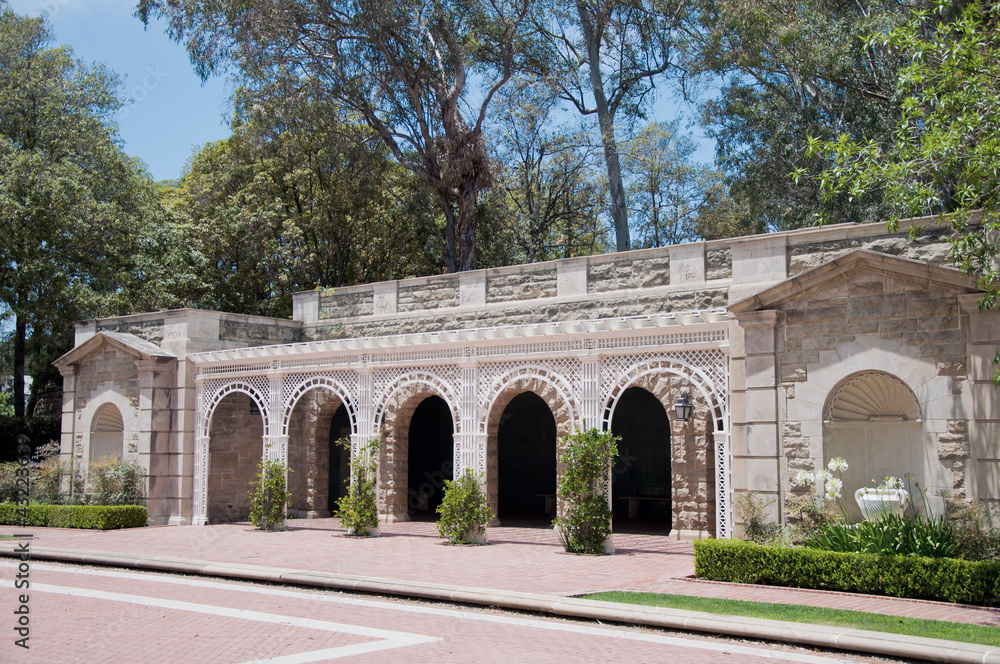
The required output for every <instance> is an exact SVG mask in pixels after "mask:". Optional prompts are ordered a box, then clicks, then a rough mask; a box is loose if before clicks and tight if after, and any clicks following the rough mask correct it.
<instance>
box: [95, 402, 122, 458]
mask: <svg viewBox="0 0 1000 664" xmlns="http://www.w3.org/2000/svg"><path fill="white" fill-rule="evenodd" d="M124 436H125V421H124V419H123V418H122V413H121V411H120V410H119V409H118V407H117V406H115V405H114V404H113V403H104V404H101V406H100V407H99V408H98V409H97V412H96V413H94V417H93V419H92V420H91V423H90V460H91V461H97V460H98V459H100V458H102V457H114V458H118V459H121V458H122V456H123V455H124V452H125V448H124Z"/></svg>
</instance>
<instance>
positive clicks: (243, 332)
mask: <svg viewBox="0 0 1000 664" xmlns="http://www.w3.org/2000/svg"><path fill="white" fill-rule="evenodd" d="M290 323H291V321H287V322H286V321H279V320H274V319H272V320H268V319H264V318H257V317H251V318H248V317H246V316H229V315H226V314H223V316H222V320H221V321H220V325H219V339H220V340H221V341H235V342H237V343H240V344H245V345H247V346H266V345H269V344H281V343H295V342H296V341H302V331H301V328H299V327H298V326H294V325H291V324H290Z"/></svg>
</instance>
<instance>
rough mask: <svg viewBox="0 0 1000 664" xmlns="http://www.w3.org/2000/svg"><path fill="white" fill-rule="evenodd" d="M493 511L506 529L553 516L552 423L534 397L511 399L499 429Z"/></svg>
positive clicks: (540, 401)
mask: <svg viewBox="0 0 1000 664" xmlns="http://www.w3.org/2000/svg"><path fill="white" fill-rule="evenodd" d="M497 456H498V458H497V493H498V496H497V511H498V514H497V516H498V518H499V519H500V521H501V522H503V523H504V525H511V522H512V521H521V520H527V521H533V522H534V521H538V522H545V524H546V525H548V524H549V523H550V522H551V520H552V518H553V517H554V516H555V494H556V420H555V417H553V415H552V411H551V410H550V409H549V406H548V404H546V403H545V401H544V400H543V399H542V398H541V397H539V396H538V395H537V394H535V393H533V392H524V393H522V394H519V395H517V396H516V397H514V398H513V399H511V401H510V403H509V404H507V408H505V409H504V411H503V414H502V415H501V416H500V425H499V428H498V429H497Z"/></svg>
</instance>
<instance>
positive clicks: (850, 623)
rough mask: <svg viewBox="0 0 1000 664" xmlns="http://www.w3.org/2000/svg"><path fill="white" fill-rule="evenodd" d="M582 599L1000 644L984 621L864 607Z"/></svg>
mask: <svg viewBox="0 0 1000 664" xmlns="http://www.w3.org/2000/svg"><path fill="white" fill-rule="evenodd" d="M581 599H597V600H602V601H606V602H621V603H623V604H642V605H645V606H663V607H666V608H670V609H685V610H688V611H704V612H706V613H721V614H726V615H732V616H749V617H751V618H766V619H768V620H785V621H788V622H798V623H811V624H815V625H832V626H835V627H846V628H850V629H863V630H868V631H871V632H888V633H891V634H906V635H909V636H923V637H926V638H929V639H945V640H947V641H963V642H965V643H978V644H981V645H986V646H1000V629H997V628H996V627H986V626H983V625H969V624H965V623H953V622H946V621H943V620H922V619H919V618H899V617H896V616H884V615H881V614H877V613H864V612H863V611H844V610H841V609H826V608H820V607H813V606H798V605H794V604H771V603H767V602H746V601H743V600H736V599H714V598H711V597H688V596H686V595H664V594H659V593H629V592H607V593H597V594H594V595H584V596H583V597H582V598H581Z"/></svg>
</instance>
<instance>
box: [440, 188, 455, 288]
mask: <svg viewBox="0 0 1000 664" xmlns="http://www.w3.org/2000/svg"><path fill="white" fill-rule="evenodd" d="M438 198H440V199H441V207H442V208H444V262H445V265H447V266H448V271H449V272H458V263H457V261H456V260H455V208H453V207H452V206H451V199H450V198H448V197H447V196H446V195H445V194H444V192H441V191H438Z"/></svg>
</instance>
